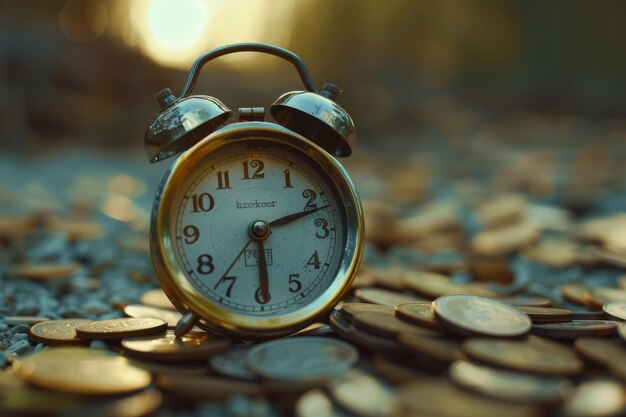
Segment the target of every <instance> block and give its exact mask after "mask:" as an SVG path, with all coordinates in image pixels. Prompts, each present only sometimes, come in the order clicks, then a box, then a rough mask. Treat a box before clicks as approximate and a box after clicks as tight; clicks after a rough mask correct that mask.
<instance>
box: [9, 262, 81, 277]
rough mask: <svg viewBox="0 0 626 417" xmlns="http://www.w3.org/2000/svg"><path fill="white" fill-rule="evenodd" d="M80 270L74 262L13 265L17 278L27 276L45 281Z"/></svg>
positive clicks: (67, 275)
mask: <svg viewBox="0 0 626 417" xmlns="http://www.w3.org/2000/svg"><path fill="white" fill-rule="evenodd" d="M79 270H80V265H79V264H78V263H76V262H70V263H63V264H53V263H49V264H48V263H46V264H44V263H41V264H23V265H18V266H16V267H15V270H14V271H13V275H15V276H16V277H18V278H28V279H32V280H38V281H47V280H55V279H62V278H67V277H69V276H71V275H73V274H75V273H77V272H78V271H79Z"/></svg>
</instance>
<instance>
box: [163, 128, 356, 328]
mask: <svg viewBox="0 0 626 417" xmlns="http://www.w3.org/2000/svg"><path fill="white" fill-rule="evenodd" d="M176 193H177V195H176V198H175V199H174V201H175V206H176V209H177V211H175V212H174V218H173V219H172V220H173V221H172V223H171V226H170V227H171V229H170V236H172V239H175V242H172V244H173V245H172V246H173V247H174V248H175V251H176V252H177V253H176V257H177V259H178V262H179V263H180V265H181V267H182V268H183V269H184V271H185V275H186V278H187V280H188V281H189V282H190V283H191V284H192V285H193V286H194V288H195V289H196V290H197V291H198V292H200V293H201V294H202V295H203V296H204V297H206V298H207V299H209V300H211V301H212V302H213V303H215V304H218V305H219V306H220V307H222V308H224V309H227V310H229V311H232V312H234V313H237V314H246V315H250V316H273V315H280V314H285V313H289V312H291V311H295V310H298V309H299V308H301V307H302V306H304V305H307V304H309V303H311V302H312V301H313V300H315V299H316V298H317V297H319V296H320V294H321V293H322V292H323V291H324V290H326V289H327V288H328V287H329V286H330V285H331V283H332V282H333V280H334V279H335V277H336V276H337V271H338V270H339V268H340V265H341V263H342V257H343V256H344V249H345V245H346V230H345V224H346V221H345V218H346V215H345V207H344V206H343V204H342V203H341V201H342V200H341V198H340V197H339V196H338V193H337V190H336V188H335V187H334V185H333V183H332V182H331V180H330V178H329V177H328V175H327V174H326V172H325V171H324V170H323V169H322V168H321V167H320V166H319V165H318V164H317V162H315V160H314V159H312V158H311V157H309V156H308V155H306V154H305V153H303V152H301V151H298V150H295V149H293V148H291V147H288V146H286V145H283V144H280V143H278V142H272V141H267V140H262V139H256V140H252V139H251V140H247V141H239V142H233V143H229V144H226V145H224V146H221V147H220V148H218V149H217V150H216V151H214V152H212V153H210V154H208V155H207V156H205V157H204V158H203V159H202V160H201V161H200V162H199V163H198V164H196V166H195V168H194V169H192V170H191V172H190V173H189V174H187V178H186V180H185V182H183V184H182V186H181V187H180V189H178V190H177V191H176Z"/></svg>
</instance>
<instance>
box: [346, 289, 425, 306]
mask: <svg viewBox="0 0 626 417" xmlns="http://www.w3.org/2000/svg"><path fill="white" fill-rule="evenodd" d="M354 295H356V296H357V297H358V298H359V299H360V300H361V301H363V302H366V303H372V304H380V305H384V306H388V307H392V308H393V307H396V306H397V305H400V304H407V303H419V302H422V301H425V300H423V299H421V298H419V297H415V296H413V295H408V294H402V293H399V292H394V291H389V290H383V289H380V288H358V289H357V290H356V291H355V292H354Z"/></svg>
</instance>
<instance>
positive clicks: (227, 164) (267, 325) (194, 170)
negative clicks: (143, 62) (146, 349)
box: [145, 44, 364, 339]
mask: <svg viewBox="0 0 626 417" xmlns="http://www.w3.org/2000/svg"><path fill="white" fill-rule="evenodd" d="M244 51H245V52H261V53H267V54H270V55H274V56H278V57H280V58H283V59H285V60H287V61H288V62H290V63H292V64H293V65H294V66H295V67H296V69H297V70H298V73H299V75H300V77H301V79H302V82H303V84H304V85H305V87H306V91H294V92H289V93H285V94H283V95H282V96H280V97H279V98H278V99H277V100H276V101H275V102H274V104H272V106H271V114H272V116H273V118H274V120H275V121H276V123H269V122H265V121H264V119H265V110H264V109H263V108H241V109H239V111H238V121H234V122H233V121H232V120H233V116H234V115H233V112H232V111H231V110H230V109H229V108H228V107H227V106H226V105H225V104H223V103H222V102H221V101H220V100H218V99H216V98H214V97H210V96H190V93H191V90H192V89H193V87H194V85H195V82H196V79H197V77H198V74H199V72H200V69H201V67H202V66H203V65H204V64H205V63H207V62H209V61H210V60H212V59H215V58H217V57H219V56H222V55H225V54H229V53H234V52H244ZM339 92H340V90H339V89H338V88H337V87H336V86H334V85H333V84H325V85H324V87H323V88H322V90H321V91H318V90H317V88H316V87H315V83H314V82H313V79H312V77H311V75H310V74H309V72H308V70H307V68H306V66H305V65H304V63H303V62H302V61H301V60H300V58H299V57H298V56H297V55H295V54H293V53H292V52H290V51H287V50H285V49H282V48H278V47H275V46H272V45H265V44H234V45H226V46H224V47H221V48H217V49H215V50H213V51H209V52H207V53H205V54H203V55H201V56H200V57H199V58H198V59H197V60H196V62H195V63H194V64H193V66H192V69H191V71H190V74H189V77H188V79H187V83H186V84H185V87H184V88H183V92H182V94H181V95H180V96H179V97H175V96H174V95H173V94H172V92H171V91H170V90H169V89H165V90H162V91H161V92H159V93H158V94H157V101H158V103H159V104H160V106H161V112H160V113H159V114H158V115H157V116H156V117H155V119H154V120H153V121H152V123H151V124H150V126H148V129H147V130H146V136H145V148H146V152H147V155H148V159H149V161H150V162H158V161H161V160H163V159H166V158H168V157H171V156H174V155H177V154H180V155H178V157H177V159H176V160H175V161H174V162H173V164H172V165H171V167H170V169H169V170H168V172H167V173H166V174H165V177H164V179H163V182H162V183H161V185H160V187H159V188H158V191H157V194H156V198H155V201H154V206H153V210H152V222H151V228H150V247H151V255H152V262H153V264H154V268H155V271H156V274H157V276H158V279H159V282H160V284H161V286H162V288H163V290H164V291H165V293H166V295H167V296H168V297H169V298H170V300H171V301H172V303H173V304H174V306H175V307H176V308H177V309H178V310H179V311H180V312H181V313H183V318H182V319H181V320H180V321H179V323H178V326H177V327H176V329H175V333H176V335H178V336H179V335H182V334H184V333H185V332H187V331H189V330H190V329H191V328H192V327H193V326H194V325H195V324H197V325H199V326H202V327H205V328H207V329H210V330H212V331H216V332H219V333H224V334H228V335H231V336H234V337H238V338H244V339H246V338H263V337H274V336H281V335H287V334H290V333H293V332H296V331H297V330H299V329H302V328H304V327H306V326H307V325H309V324H311V323H313V322H315V321H318V320H320V319H321V318H323V316H324V315H325V314H327V313H328V312H329V311H330V310H331V309H332V308H333V306H334V305H335V304H336V303H337V302H338V301H339V300H340V299H341V298H342V297H343V296H344V295H345V294H346V292H347V291H348V290H349V288H350V284H351V282H352V280H353V279H354V276H355V274H356V271H357V269H358V267H359V263H360V260H361V254H362V251H363V234H364V232H363V212H362V209H361V204H360V201H359V197H358V194H357V192H356V190H355V187H354V184H353V183H352V181H351V179H350V177H349V175H348V174H347V172H346V171H345V169H344V168H343V167H342V165H341V164H340V163H339V161H338V160H337V159H336V158H335V157H346V156H349V155H350V154H351V152H352V144H353V142H354V124H353V122H352V119H351V118H350V116H349V115H348V114H347V113H346V111H345V110H344V109H343V108H341V107H340V106H339V105H338V104H336V103H335V101H334V99H335V97H336V96H337V94H339ZM229 122H230V124H228V123H229Z"/></svg>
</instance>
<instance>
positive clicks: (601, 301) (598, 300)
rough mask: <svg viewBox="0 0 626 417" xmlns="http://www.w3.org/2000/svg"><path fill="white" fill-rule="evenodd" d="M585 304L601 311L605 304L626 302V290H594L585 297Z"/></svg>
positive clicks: (589, 291)
mask: <svg viewBox="0 0 626 417" xmlns="http://www.w3.org/2000/svg"><path fill="white" fill-rule="evenodd" d="M583 299H584V301H585V304H587V305H589V306H591V307H593V308H597V309H601V308H603V306H604V305H605V304H608V303H612V302H616V301H617V302H620V301H626V290H622V289H619V288H608V287H607V288H594V289H592V290H588V291H587V292H586V293H585V295H584V296H583Z"/></svg>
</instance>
